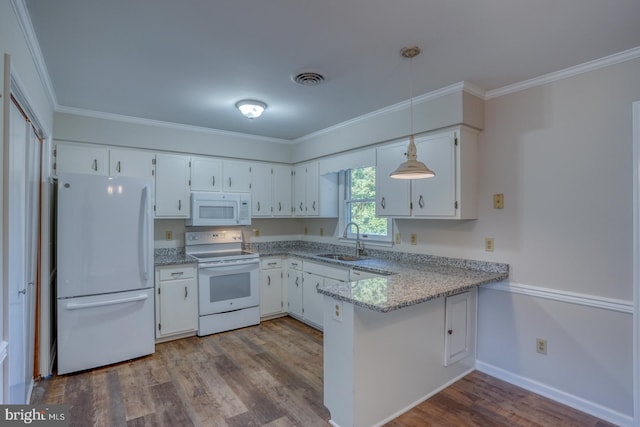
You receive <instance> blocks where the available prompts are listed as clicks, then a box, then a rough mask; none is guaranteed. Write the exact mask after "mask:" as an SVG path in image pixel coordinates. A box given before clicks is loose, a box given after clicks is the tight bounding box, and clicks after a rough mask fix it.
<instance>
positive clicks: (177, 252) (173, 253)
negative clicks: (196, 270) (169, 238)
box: [153, 248, 197, 267]
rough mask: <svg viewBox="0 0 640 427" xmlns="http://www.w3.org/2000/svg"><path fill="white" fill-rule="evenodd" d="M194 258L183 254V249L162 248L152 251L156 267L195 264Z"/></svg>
mask: <svg viewBox="0 0 640 427" xmlns="http://www.w3.org/2000/svg"><path fill="white" fill-rule="evenodd" d="M196 262H197V261H196V259H195V258H194V257H192V256H190V255H187V254H185V253H184V248H163V249H155V250H154V251H153V263H154V265H155V266H156V267H162V266H165V265H174V264H195V263H196Z"/></svg>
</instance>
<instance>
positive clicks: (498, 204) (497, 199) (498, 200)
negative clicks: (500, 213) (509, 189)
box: [493, 193, 504, 209]
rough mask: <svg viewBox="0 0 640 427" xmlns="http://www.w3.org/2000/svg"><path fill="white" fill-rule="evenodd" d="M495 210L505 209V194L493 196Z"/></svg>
mask: <svg viewBox="0 0 640 427" xmlns="http://www.w3.org/2000/svg"><path fill="white" fill-rule="evenodd" d="M493 209H504V194H502V193H500V194H494V195H493Z"/></svg>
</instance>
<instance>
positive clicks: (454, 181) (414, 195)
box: [376, 127, 478, 219]
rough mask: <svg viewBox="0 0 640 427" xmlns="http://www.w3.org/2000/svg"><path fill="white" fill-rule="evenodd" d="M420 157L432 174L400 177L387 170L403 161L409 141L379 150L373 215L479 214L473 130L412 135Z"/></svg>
mask: <svg viewBox="0 0 640 427" xmlns="http://www.w3.org/2000/svg"><path fill="white" fill-rule="evenodd" d="M415 143H416V148H417V151H418V160H419V161H421V162H424V163H425V164H426V165H427V166H428V167H429V168H430V169H432V170H433V171H434V172H435V173H436V176H435V177H433V178H426V179H417V180H402V179H393V178H390V177H389V174H390V173H391V172H393V170H395V168H397V167H398V165H399V164H400V163H402V162H403V161H404V160H405V155H404V153H405V152H406V149H407V144H408V142H406V141H405V142H402V143H395V144H392V145H388V146H384V147H380V148H378V149H377V153H376V154H377V166H376V190H377V191H376V215H377V216H384V217H408V218H442V219H475V218H477V184H476V182H477V150H478V147H477V132H476V131H474V130H472V129H468V128H466V127H458V128H455V129H452V130H449V131H445V132H439V133H436V134H431V135H426V136H422V137H419V138H416V139H415Z"/></svg>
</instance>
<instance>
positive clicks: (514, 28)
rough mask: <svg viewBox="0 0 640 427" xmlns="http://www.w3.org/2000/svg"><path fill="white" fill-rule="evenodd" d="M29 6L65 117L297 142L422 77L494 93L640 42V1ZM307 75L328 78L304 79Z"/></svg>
mask: <svg viewBox="0 0 640 427" xmlns="http://www.w3.org/2000/svg"><path fill="white" fill-rule="evenodd" d="M24 1H25V3H26V5H27V10H28V12H29V15H30V18H31V21H32V25H33V28H34V29H35V34H36V36H37V39H38V43H39V45H40V49H41V51H42V54H43V57H44V61H45V63H46V68H47V71H48V73H49V76H50V80H51V82H52V86H53V92H54V93H55V98H56V100H55V102H56V103H57V109H58V110H62V111H65V110H66V111H71V110H72V109H81V110H90V111H92V112H100V113H110V114H118V115H124V116H132V117H137V118H144V119H152V120H159V121H164V122H172V123H179V124H184V125H193V126H198V127H205V128H212V129H218V130H224V131H231V132H240V133H245V134H252V135H260V136H265V137H271V138H277V139H281V140H285V141H292V140H293V141H295V140H296V139H299V138H301V137H303V136H305V135H308V134H311V133H313V132H316V131H319V130H322V129H325V128H327V127H331V126H334V125H337V124H339V123H342V122H345V121H348V120H351V119H354V118H356V117H358V116H361V115H363V114H366V113H369V112H372V111H375V110H378V109H381V108H384V107H387V106H390V105H393V104H396V103H398V102H403V101H406V100H408V99H409V94H410V86H411V80H413V94H414V96H417V95H420V94H425V93H429V92H432V91H434V90H437V89H441V88H444V87H446V86H449V85H452V84H455V83H458V82H461V81H465V82H467V83H470V84H471V85H474V86H477V87H478V88H480V89H481V90H484V91H492V90H495V89H498V88H502V87H505V86H508V85H511V84H515V83H518V82H522V81H525V80H528V79H532V78H534V77H538V76H541V75H543V74H547V73H550V72H554V71H558V70H562V69H565V68H568V67H571V66H575V65H578V64H582V63H585V62H588V61H591V60H595V59H598V58H602V57H605V56H608V55H611V54H615V53H619V52H622V51H624V50H627V49H631V48H635V47H638V46H640V24H639V23H640V1H638V0H615V1H603V0H560V1H558V0H537V1H531V0H482V1H479V0H447V1H434V0H396V1H388V0H319V1H315V2H312V1H304V0H268V1H265V0H216V1H212V0H182V1H176V0H109V1H97V0H93V1H87V0H55V1H51V0H24ZM410 45H418V46H420V47H421V48H422V54H421V55H419V56H418V57H416V58H415V59H413V64H412V66H413V79H410V71H409V70H410V67H409V65H410V64H409V60H408V59H405V58H403V57H402V56H401V55H400V50H401V48H402V47H404V46H410ZM306 70H311V71H320V72H321V73H322V74H323V75H324V76H325V77H326V80H325V82H324V83H322V84H320V85H316V86H300V85H297V84H295V83H293V82H292V80H291V76H292V75H293V74H297V73H298V72H300V71H306ZM244 98H253V99H259V100H261V101H263V102H265V103H267V104H268V107H267V110H266V111H265V113H264V114H263V116H262V117H260V118H258V119H254V120H249V119H246V118H244V117H242V116H241V115H240V113H239V112H238V111H237V110H236V108H235V107H234V105H235V103H236V102H237V101H238V100H241V99H244Z"/></svg>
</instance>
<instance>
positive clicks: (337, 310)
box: [333, 301, 342, 322]
mask: <svg viewBox="0 0 640 427" xmlns="http://www.w3.org/2000/svg"><path fill="white" fill-rule="evenodd" d="M333 320H337V321H338V322H342V301H335V303H334V311H333Z"/></svg>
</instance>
